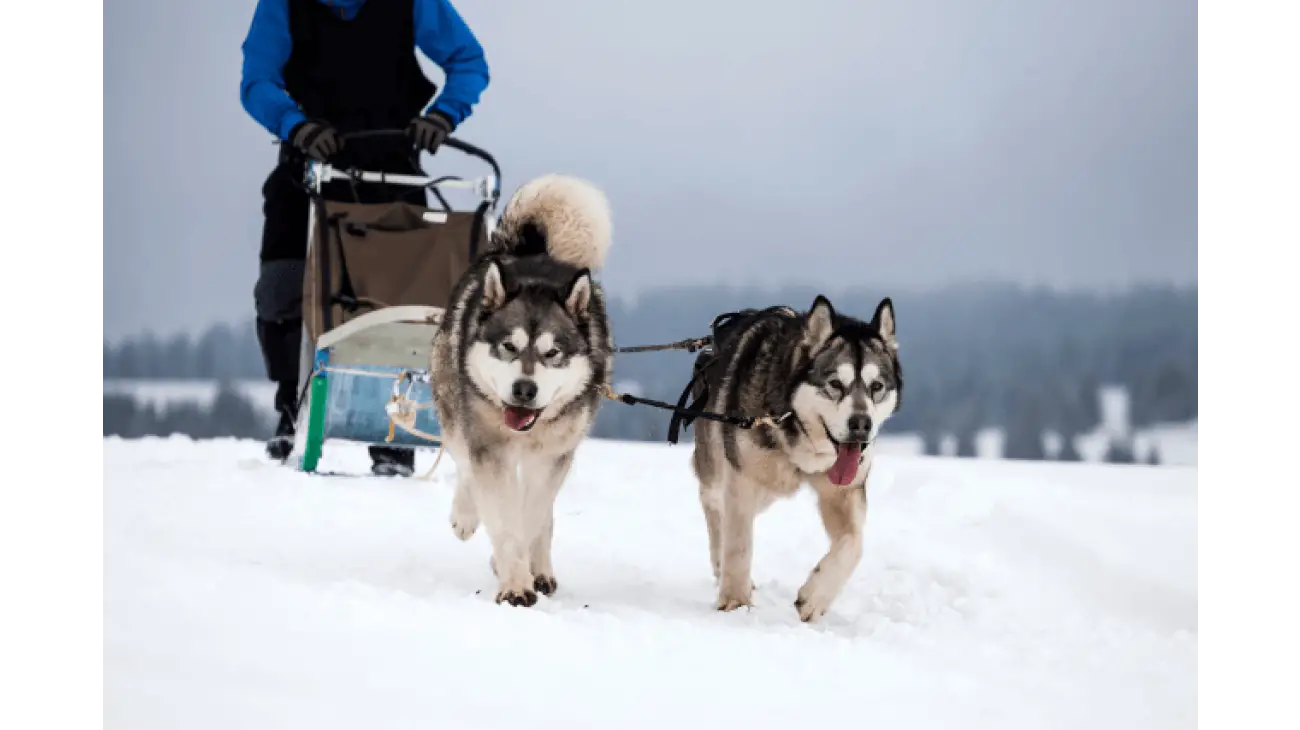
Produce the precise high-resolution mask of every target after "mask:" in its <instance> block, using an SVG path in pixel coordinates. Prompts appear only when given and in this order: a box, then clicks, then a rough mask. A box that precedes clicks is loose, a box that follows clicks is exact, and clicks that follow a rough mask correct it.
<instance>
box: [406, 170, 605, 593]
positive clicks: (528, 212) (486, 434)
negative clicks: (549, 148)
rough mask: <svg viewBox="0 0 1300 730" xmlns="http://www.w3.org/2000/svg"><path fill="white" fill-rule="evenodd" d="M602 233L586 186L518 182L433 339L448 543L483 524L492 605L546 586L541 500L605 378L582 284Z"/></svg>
mask: <svg viewBox="0 0 1300 730" xmlns="http://www.w3.org/2000/svg"><path fill="white" fill-rule="evenodd" d="M610 233H611V222H610V214H609V207H608V203H607V201H606V199H605V196H604V194H603V193H602V192H601V191H600V190H599V189H597V188H595V187H594V186H592V185H591V184H589V183H587V182H585V181H583V180H579V179H576V178H571V177H565V176H559V175H548V176H545V177H541V178H538V179H536V180H532V181H530V182H528V183H527V184H525V185H524V186H523V187H521V188H520V189H519V191H518V192H516V193H515V195H514V196H513V197H512V198H511V199H510V201H509V202H508V203H507V204H506V208H505V210H504V211H503V213H502V217H501V223H500V226H499V227H498V228H497V230H496V231H495V232H494V233H493V235H492V237H491V242H490V245H489V247H488V252H487V253H486V254H485V255H484V256H483V257H482V258H481V259H480V260H479V261H477V262H476V263H475V264H474V265H473V266H472V267H471V268H470V269H469V270H468V271H467V272H466V273H465V275H464V276H463V277H462V278H461V280H460V282H459V283H458V284H457V286H456V288H455V289H454V290H453V291H452V296H451V302H450V305H449V307H448V308H447V311H446V312H445V313H444V315H443V318H442V321H441V324H440V325H439V329H438V334H437V336H436V339H435V341H434V348H433V355H432V368H431V372H432V375H433V378H432V380H433V397H434V402H435V404H436V408H437V413H438V419H439V421H440V425H441V426H442V429H443V442H444V447H445V448H446V449H447V451H448V452H449V453H450V454H451V457H452V459H454V460H455V462H456V473H457V485H456V495H455V497H454V499H453V502H452V510H451V525H452V529H453V530H454V531H455V533H456V536H457V537H459V538H460V539H462V540H468V539H469V538H470V536H472V535H473V534H474V532H475V530H476V529H478V525H479V522H480V520H481V521H482V523H483V525H484V527H485V528H486V529H487V534H488V538H489V539H490V540H491V541H492V569H493V572H495V573H496V576H497V581H498V591H497V594H496V600H497V602H498V603H500V602H502V601H505V602H508V603H510V604H512V605H517V606H519V605H522V606H531V605H533V604H534V603H536V601H537V593H539V592H540V593H543V594H547V595H549V594H551V593H552V592H554V591H555V590H556V589H557V587H558V583H557V581H556V579H555V569H554V568H553V567H552V565H551V534H552V530H553V512H554V503H555V497H556V494H557V493H558V492H559V490H560V487H561V486H562V485H563V483H564V479H565V477H566V476H567V475H568V473H569V467H570V466H571V465H572V463H573V454H574V451H575V450H576V449H577V447H578V444H579V443H580V442H581V441H582V439H583V438H584V437H585V436H586V435H587V432H588V430H589V428H590V427H591V423H592V421H593V419H594V418H595V415H596V411H597V408H598V407H599V405H600V402H601V398H602V396H603V389H604V388H606V387H608V385H609V379H610V368H611V365H612V358H613V342H612V340H611V337H610V332H609V323H608V321H607V319H606V313H605V300H604V295H603V293H602V291H601V288H600V286H599V285H598V284H597V283H596V282H595V281H594V280H593V278H592V270H594V269H598V268H599V267H600V266H601V265H603V263H604V260H605V254H606V252H607V251H608V249H609V245H610Z"/></svg>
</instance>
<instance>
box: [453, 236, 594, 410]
mask: <svg viewBox="0 0 1300 730" xmlns="http://www.w3.org/2000/svg"><path fill="white" fill-rule="evenodd" d="M591 298H592V281H591V274H590V272H589V271H588V270H587V269H577V270H576V273H574V274H573V276H572V279H571V281H570V282H569V283H568V285H567V286H562V287H555V286H548V285H545V284H542V283H536V282H534V283H529V282H521V281H518V280H516V278H515V276H514V275H512V273H511V271H510V269H509V268H508V267H505V266H502V265H501V264H500V263H497V262H494V263H492V264H490V265H489V266H488V267H487V270H486V273H485V275H484V278H483V288H482V304H481V310H480V312H481V314H480V317H479V327H478V329H477V335H476V336H475V337H474V341H473V343H472V344H471V345H470V346H469V348H468V349H467V351H466V363H465V364H466V369H467V371H468V373H469V376H470V379H471V380H472V382H473V383H474V385H475V386H476V387H477V389H478V391H479V392H480V393H482V394H483V395H484V396H485V397H487V399H488V400H489V401H491V402H492V403H493V404H494V405H496V406H498V407H500V408H501V411H502V419H503V420H504V422H505V425H506V426H507V427H508V428H510V429H512V430H514V431H518V432H524V431H528V430H530V429H532V428H533V426H534V425H536V424H537V422H538V421H539V420H544V419H546V418H547V417H548V416H550V415H552V414H555V413H557V412H558V411H560V410H561V409H562V408H564V406H565V405H567V404H568V403H570V402H572V401H573V400H574V399H575V398H577V397H578V396H579V395H580V394H582V392H583V391H584V390H585V389H586V388H587V387H588V386H589V385H590V383H591V381H592V363H591V359H590V355H589V348H588V343H587V340H586V337H585V335H584V329H583V325H584V323H585V322H586V320H587V318H588V317H589V315H590V311H589V307H590V305H591Z"/></svg>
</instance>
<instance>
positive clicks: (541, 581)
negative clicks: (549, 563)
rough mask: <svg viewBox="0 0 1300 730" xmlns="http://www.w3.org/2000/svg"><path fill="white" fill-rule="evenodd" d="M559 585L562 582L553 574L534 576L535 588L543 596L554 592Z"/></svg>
mask: <svg viewBox="0 0 1300 730" xmlns="http://www.w3.org/2000/svg"><path fill="white" fill-rule="evenodd" d="M559 587H560V582H559V581H557V580H555V576H553V575H539V576H536V577H535V578H533V590H535V591H537V592H538V593H540V594H542V595H543V596H549V595H552V594H554V593H555V591H556V590H557V589H558V588H559Z"/></svg>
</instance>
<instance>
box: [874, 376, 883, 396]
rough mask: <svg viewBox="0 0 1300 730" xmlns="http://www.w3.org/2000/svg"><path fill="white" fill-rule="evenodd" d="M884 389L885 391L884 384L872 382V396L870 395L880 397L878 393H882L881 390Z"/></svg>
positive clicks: (876, 381)
mask: <svg viewBox="0 0 1300 730" xmlns="http://www.w3.org/2000/svg"><path fill="white" fill-rule="evenodd" d="M884 389H885V384H884V383H882V382H880V381H879V380H873V381H871V394H872V395H880V391H882V390H884Z"/></svg>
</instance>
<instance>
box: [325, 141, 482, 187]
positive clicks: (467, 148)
mask: <svg viewBox="0 0 1300 730" xmlns="http://www.w3.org/2000/svg"><path fill="white" fill-rule="evenodd" d="M339 137H341V138H342V139H344V140H352V139H374V138H389V139H393V138H397V137H403V138H405V137H406V130H404V129H368V130H363V131H360V132H348V133H346V134H340V135H339ZM442 146H443V147H450V148H452V149H454V150H456V151H457V152H463V153H464V154H466V155H469V156H470V157H477V158H478V159H480V160H482V161H483V162H486V163H487V164H488V166H489V167H491V168H492V174H493V175H494V176H495V177H496V184H497V186H498V187H499V186H500V185H501V166H500V165H498V164H497V161H496V158H495V157H493V156H492V154H491V153H489V152H488V151H487V150H485V149H483V148H481V147H478V146H476V145H472V144H470V143H469V142H466V141H464V140H460V139H457V138H455V137H447V139H445V140H443V143H442Z"/></svg>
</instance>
